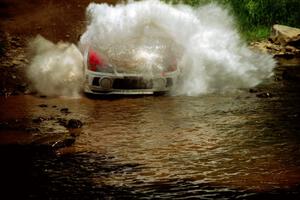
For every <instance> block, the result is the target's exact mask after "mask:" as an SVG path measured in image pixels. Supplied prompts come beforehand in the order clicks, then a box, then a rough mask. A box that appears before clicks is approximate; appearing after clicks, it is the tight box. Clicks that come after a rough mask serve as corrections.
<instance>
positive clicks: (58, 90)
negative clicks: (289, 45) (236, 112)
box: [28, 0, 275, 95]
mask: <svg viewBox="0 0 300 200" xmlns="http://www.w3.org/2000/svg"><path fill="white" fill-rule="evenodd" d="M87 18H88V26H87V29H86V31H85V32H84V34H83V35H82V36H81V38H80V41H79V44H78V45H79V49H80V50H81V51H84V50H85V49H86V48H87V47H92V48H94V49H96V50H100V51H102V52H113V53H111V55H113V56H115V55H117V56H119V57H121V58H122V59H121V60H120V59H119V60H118V62H119V63H120V65H124V66H125V65H126V62H127V59H132V60H133V61H140V60H141V59H142V60H143V59H144V60H145V59H146V62H144V63H146V65H143V66H145V67H147V66H148V65H149V64H151V65H152V63H155V62H156V61H157V60H163V59H161V58H162V57H169V58H170V59H171V60H173V61H171V62H174V60H175V62H176V63H177V65H178V66H179V68H180V70H181V77H180V80H181V81H178V83H177V85H176V88H175V91H174V94H180V95H199V94H203V93H207V92H214V91H226V90H232V89H236V88H245V87H252V86H255V85H257V84H259V83H260V82H261V81H262V80H263V79H264V78H268V77H270V76H271V75H272V70H273V68H274V66H275V61H274V60H273V59H272V57H271V56H269V55H262V54H258V53H255V52H253V51H251V50H250V49H249V48H248V47H247V45H246V44H245V43H244V42H243V41H242V40H241V38H240V36H239V34H238V32H237V30H236V29H235V26H234V20H233V18H232V17H231V16H230V15H229V14H228V12H227V10H225V9H223V8H222V7H220V6H218V5H215V4H209V5H206V6H202V7H199V8H192V7H190V6H186V5H177V6H172V5H168V4H165V3H162V2H160V1H158V0H146V1H139V2H130V3H126V4H118V5H116V6H109V5H107V4H96V3H91V4H90V5H89V6H88V7H87ZM39 40H41V39H39ZM39 40H37V41H39ZM37 41H36V42H35V43H36V45H35V46H41V47H38V48H37V53H38V55H37V56H36V57H35V58H34V60H33V63H32V64H31V65H30V67H29V73H28V74H29V78H30V79H31V80H32V81H33V82H34V84H35V87H36V89H37V90H38V91H39V92H40V93H43V94H46V95H74V94H76V93H78V90H79V89H80V88H81V86H82V80H83V77H82V76H83V74H82V56H81V55H79V54H80V53H79V52H78V50H77V49H76V48H75V46H73V45H70V44H68V45H65V44H57V45H54V44H52V43H50V42H47V41H43V42H41V41H40V42H37ZM148 44H155V45H154V47H155V48H152V49H151V48H150V49H149V48H147V46H149V45H148ZM162 46H163V47H169V51H165V49H164V48H160V47H162ZM156 47H157V48H156ZM157 49H159V50H157ZM161 49H163V50H161ZM137 50H138V52H140V53H136V52H137ZM149 50H150V51H149ZM152 50H153V52H151V51H152ZM141 52H142V53H141ZM170 52H171V54H172V55H175V58H174V57H172V56H170ZM128 55H130V56H131V58H129V56H128ZM115 57H116V56H115ZM147 59H148V60H147ZM154 61H155V62H154ZM161 63H162V64H163V62H161ZM158 68H159V66H158ZM145 71H146V73H148V71H147V70H145ZM148 74H149V73H148Z"/></svg>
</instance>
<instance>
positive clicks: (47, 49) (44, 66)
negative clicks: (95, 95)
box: [27, 36, 83, 97]
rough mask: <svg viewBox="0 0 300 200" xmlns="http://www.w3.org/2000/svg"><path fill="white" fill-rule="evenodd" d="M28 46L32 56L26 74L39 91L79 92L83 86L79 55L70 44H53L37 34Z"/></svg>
mask: <svg viewBox="0 0 300 200" xmlns="http://www.w3.org/2000/svg"><path fill="white" fill-rule="evenodd" d="M30 49H31V51H32V53H33V55H34V57H33V59H32V62H31V64H30V65H29V67H28V69H27V76H28V78H29V79H30V80H31V82H32V84H33V87H34V89H35V90H36V91H37V92H38V93H39V94H42V95H46V96H68V97H78V96H79V94H80V91H81V89H82V86H83V58H82V54H81V53H80V51H79V50H78V49H77V47H76V46H75V45H74V44H69V43H63V42H59V43H57V44H54V43H52V42H50V41H48V40H46V39H45V38H43V37H42V36H37V37H36V38H35V39H34V40H33V41H32V42H31V43H30Z"/></svg>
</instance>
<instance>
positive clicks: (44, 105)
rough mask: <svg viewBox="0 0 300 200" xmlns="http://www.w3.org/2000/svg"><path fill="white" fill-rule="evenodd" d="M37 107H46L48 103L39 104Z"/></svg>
mask: <svg viewBox="0 0 300 200" xmlns="http://www.w3.org/2000/svg"><path fill="white" fill-rule="evenodd" d="M39 107H41V108H46V107H48V105H47V104H40V105H39Z"/></svg>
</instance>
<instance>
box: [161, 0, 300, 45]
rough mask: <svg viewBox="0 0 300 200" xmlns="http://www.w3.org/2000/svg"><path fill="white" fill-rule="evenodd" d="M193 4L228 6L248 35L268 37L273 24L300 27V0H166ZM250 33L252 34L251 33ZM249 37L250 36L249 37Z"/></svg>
mask: <svg viewBox="0 0 300 200" xmlns="http://www.w3.org/2000/svg"><path fill="white" fill-rule="evenodd" d="M165 1H167V2H172V3H179V2H180V3H185V4H189V5H192V6H198V5H203V4H207V3H211V2H215V3H219V4H222V5H225V6H228V7H229V8H230V9H231V11H232V13H233V15H234V16H235V17H236V19H237V22H238V27H239V29H240V31H241V32H243V33H244V34H245V35H246V37H247V38H248V37H250V39H252V37H253V36H251V34H252V35H253V34H254V38H255V37H257V38H260V37H266V36H267V34H268V32H269V29H270V27H271V26H272V25H273V24H284V25H288V26H294V27H299V28H300V0H165ZM247 34H248V35H247ZM249 34H250V35H249ZM248 39H249V38H248Z"/></svg>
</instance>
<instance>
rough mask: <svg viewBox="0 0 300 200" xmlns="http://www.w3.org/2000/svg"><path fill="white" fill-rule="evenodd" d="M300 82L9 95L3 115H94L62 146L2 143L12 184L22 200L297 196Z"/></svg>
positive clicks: (3, 104) (1, 107) (2, 107)
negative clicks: (143, 92) (114, 93)
mask: <svg viewBox="0 0 300 200" xmlns="http://www.w3.org/2000/svg"><path fill="white" fill-rule="evenodd" d="M291 69H292V68H291ZM292 70H293V69H292ZM279 71H280V70H279ZM279 73H280V72H279ZM292 74H293V73H292ZM299 87H300V85H299V81H295V80H293V79H290V80H274V78H272V79H270V80H266V81H265V82H264V83H263V84H262V85H260V86H258V87H257V88H254V89H252V90H250V91H249V90H241V91H238V92H232V93H226V94H220V93H216V94H207V95H201V96H198V97H188V96H144V97H124V98H121V97H120V98H95V99H94V98H87V97H82V98H78V99H67V98H40V97H36V96H30V95H25V96H11V97H8V98H7V99H1V104H0V110H1V116H0V120H1V121H5V120H9V119H16V118H27V119H32V118H36V117H40V116H43V117H51V116H52V117H53V116H54V117H59V116H61V115H62V113H61V112H60V109H61V108H65V107H66V108H68V109H69V111H70V113H69V114H66V116H67V118H76V119H80V120H82V121H83V122H84V126H83V128H82V129H81V134H80V135H79V136H77V139H76V142H75V143H74V145H72V146H71V147H67V148H63V149H60V150H58V151H57V152H56V153H55V154H47V153H43V152H36V151H35V150H32V151H33V152H31V151H30V152H31V153H28V152H24V151H23V150H20V149H18V147H13V148H8V147H7V145H6V146H5V148H3V147H2V146H3V145H2V146H1V151H2V152H1V155H2V159H1V160H2V161H1V162H3V163H4V162H6V167H4V169H1V170H2V173H1V174H5V177H6V178H5V179H4V181H3V180H2V182H4V185H5V184H6V187H4V188H5V189H4V190H6V191H9V192H8V195H10V196H11V197H13V196H15V195H16V196H18V197H22V199H24V198H25V199H26V198H31V199H124V198H128V199H164V198H165V199H193V198H199V199H257V198H259V199H266V198H268V199H282V198H284V199H297V198H299V197H300V192H299V191H300V190H299V189H300V188H299V184H300V159H299V158H300V135H299V133H300V132H299V130H300V124H299V115H300V106H299V99H300V96H299V91H300V90H299ZM43 104H45V105H47V107H43V106H40V105H43ZM21 132H22V131H21ZM4 134H5V132H4V131H2V133H1V135H2V136H1V138H2V140H4V139H3V138H5V137H4V136H3V135H4ZM25 135H26V134H25ZM23 136H24V134H22V133H19V136H17V137H16V138H17V139H16V138H14V137H11V138H10V140H12V141H14V142H18V140H22V138H24V137H23ZM25 137H26V136H25ZM12 138H13V139H12ZM2 143H3V142H2ZM4 151H5V152H4ZM37 151H39V150H37ZM3 155H4V156H3ZM7 162H8V164H7Z"/></svg>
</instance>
